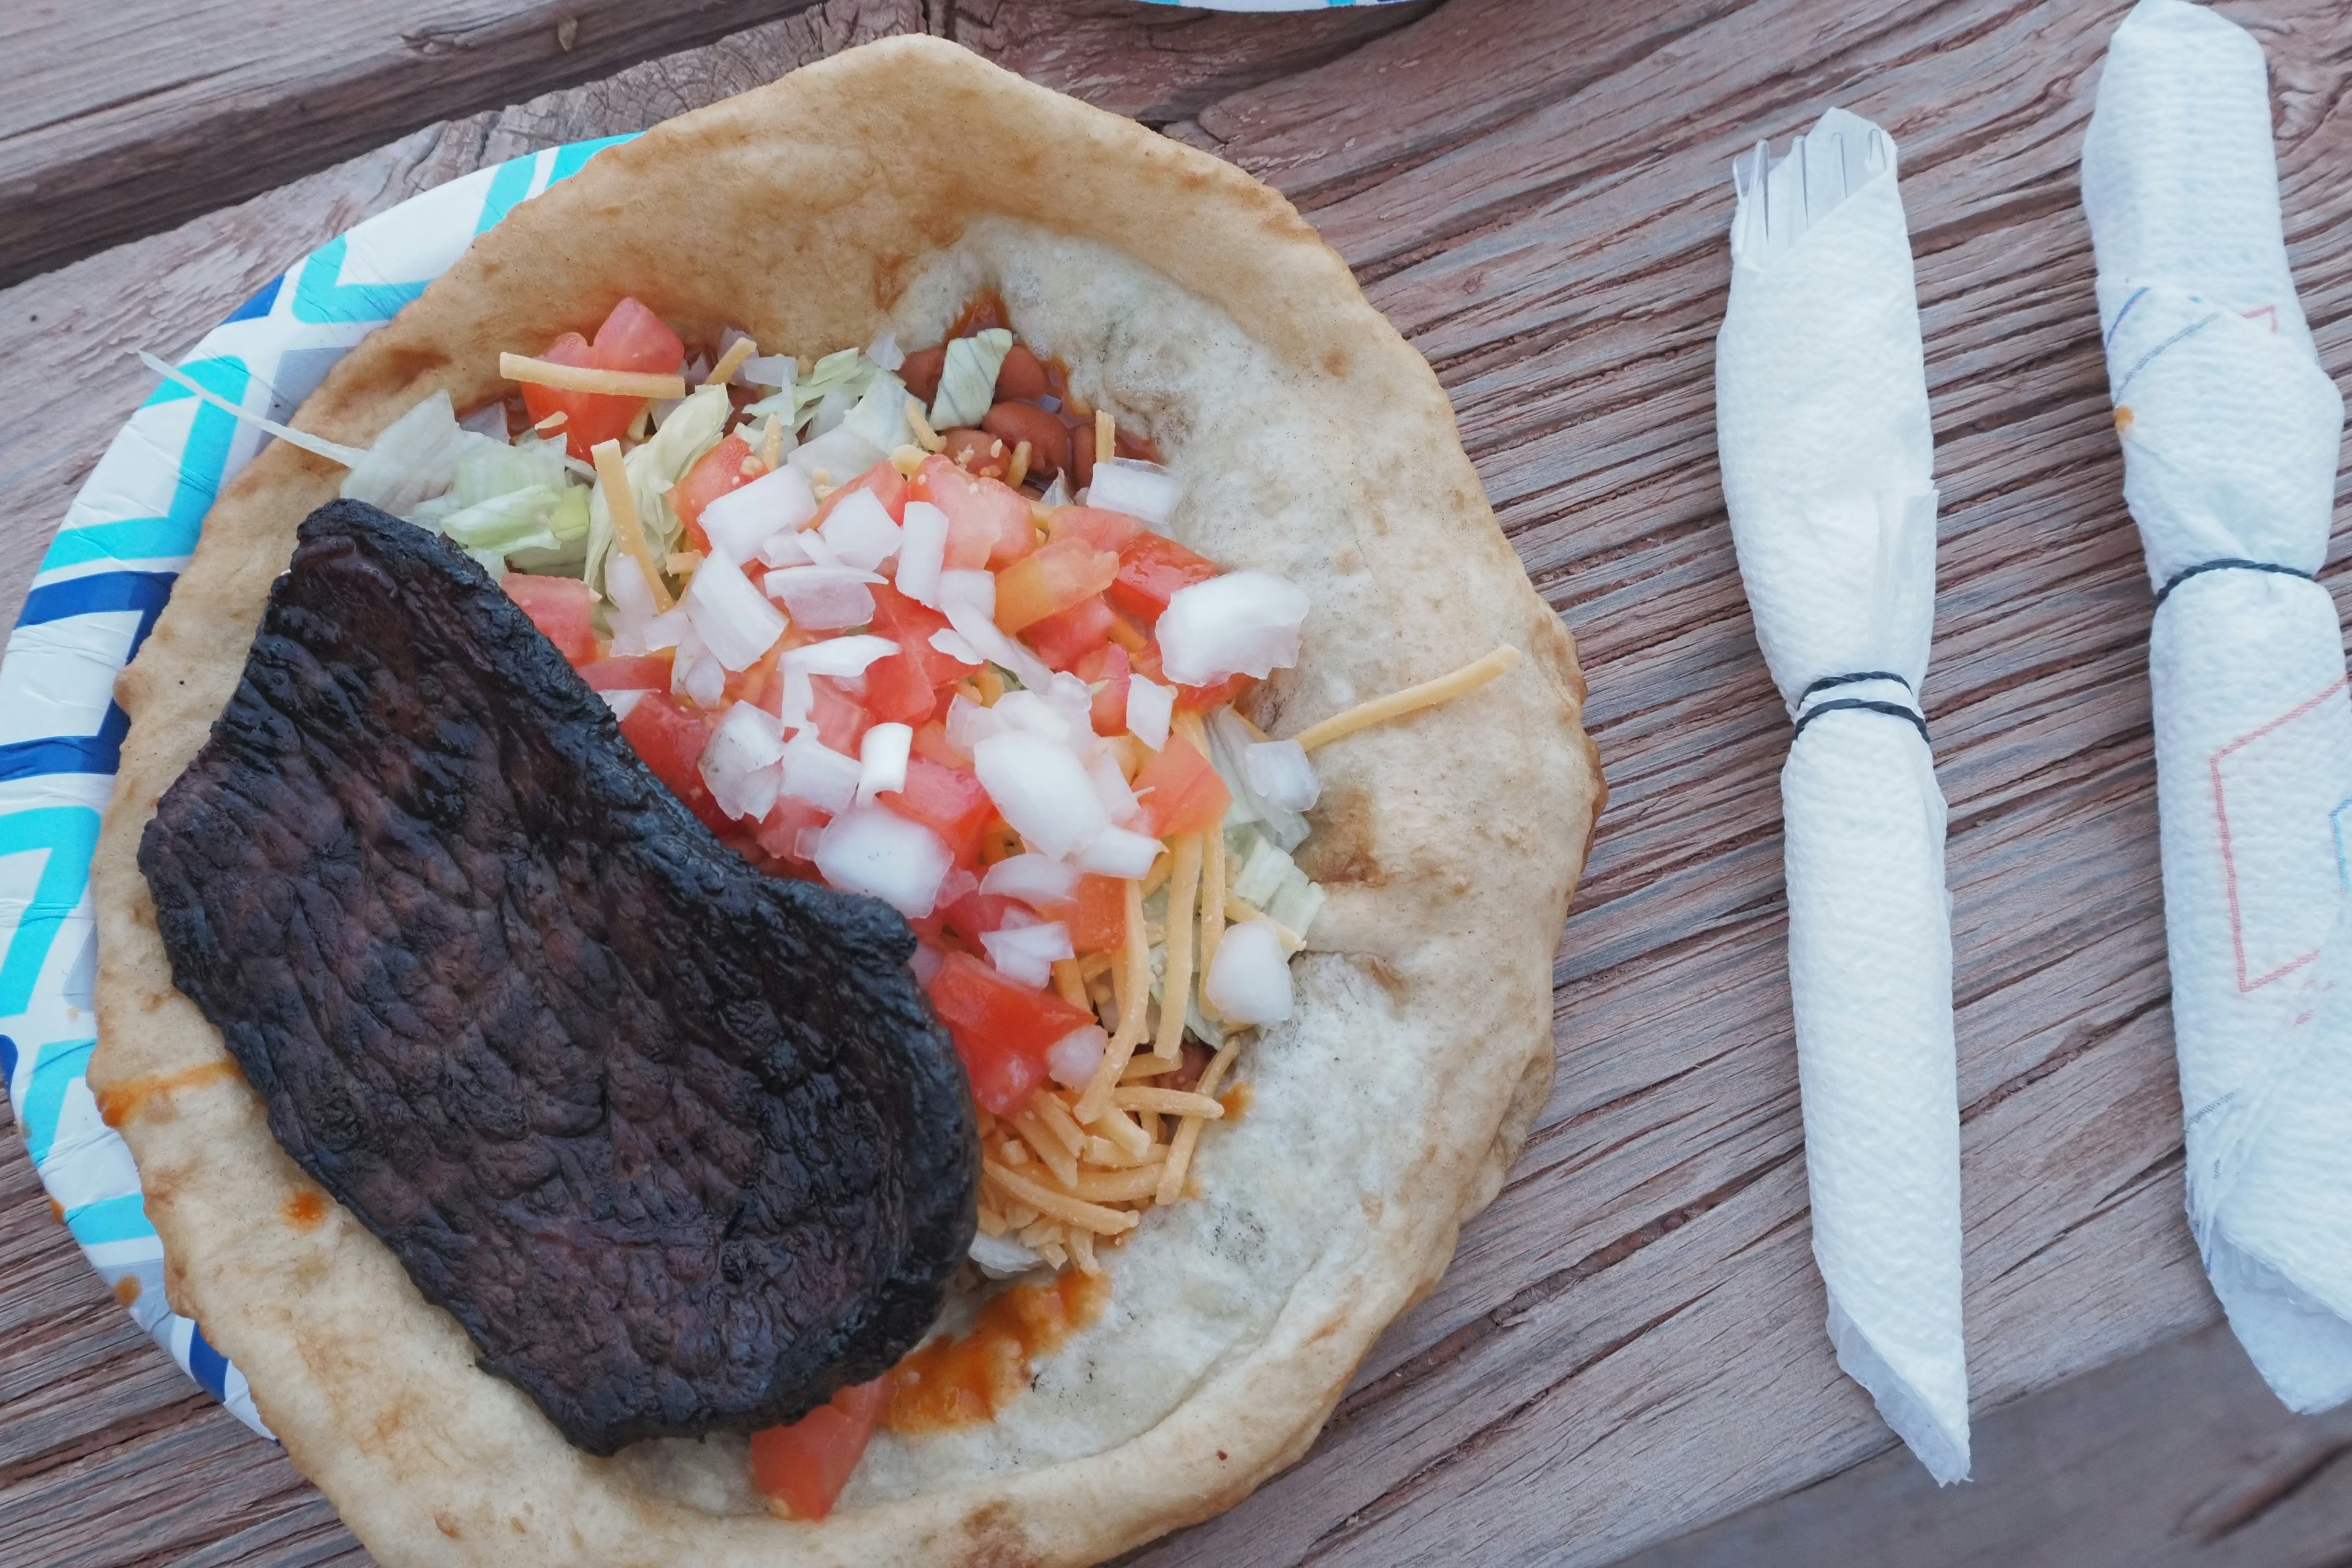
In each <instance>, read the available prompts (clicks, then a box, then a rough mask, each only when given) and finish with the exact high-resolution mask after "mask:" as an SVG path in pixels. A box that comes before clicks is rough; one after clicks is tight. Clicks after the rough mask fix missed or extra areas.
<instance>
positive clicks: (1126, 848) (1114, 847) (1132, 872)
mask: <svg viewBox="0 0 2352 1568" xmlns="http://www.w3.org/2000/svg"><path fill="white" fill-rule="evenodd" d="M1159 858H1160V840H1158V839H1157V838H1147V837H1144V836H1143V835H1142V834H1140V833H1137V832H1134V831H1132V830H1130V829H1129V828H1125V827H1106V828H1104V829H1103V830H1102V831H1101V832H1100V833H1097V834H1096V835H1095V836H1094V837H1093V839H1091V840H1090V841H1089V842H1088V843H1087V847H1086V848H1085V849H1084V850H1082V851H1080V852H1079V855H1078V868H1079V869H1080V870H1082V871H1092V872H1094V873H1095V874H1096V875H1097V876H1098V877H1123V878H1129V879H1132V878H1136V877H1140V876H1142V875H1144V874H1145V873H1146V872H1148V871H1150V869H1151V863H1152V862H1153V861H1154V860H1157V859H1159Z"/></svg>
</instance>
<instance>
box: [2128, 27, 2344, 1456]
mask: <svg viewBox="0 0 2352 1568" xmlns="http://www.w3.org/2000/svg"><path fill="white" fill-rule="evenodd" d="M2083 205H2084V208H2085V209H2086V210H2087V211H2088V213H2089V215H2090V220H2091V232H2092V237H2093V239H2094V240H2095V243H2096V247H2097V251H2098V265H2099V285H2098V287H2099V320H2100V325H2101V327H2102V329H2103V330H2104V331H2105V340H2106V349H2107V380H2108V385H2109V388H2110V390H2111V392H2112V394H2113V395H2114V398H2115V404H2116V427H2117V428H2118V429H2119V430H2120V431H2121V432H2122V439H2123V447H2124V497H2125V500H2126V501H2127V502H2128V503H2129V504H2130V507H2131V512H2132V516H2133V517H2134V518H2135V519H2136V520H2137V521H2138V523H2139V529H2140V538H2141V541H2142V542H2143V543H2144V544H2145V546H2146V547H2147V569H2148V577H2149V580H2150V582H2151V584H2153V585H2154V586H2155V588H2156V589H2157V591H2158V594H2159V595H2160V597H2159V599H2158V607H2157V612H2156V623H2155V626H2154V629H2153V631H2152V632H2151V634H2150V637H2149V641H2148V678H2149V681H2150V684H2151V686H2152V687H2153V689H2154V696H2155V708H2156V760H2157V795H2158V805H2159V809H2160V810H2161V812H2162V822H2163V850H2164V910H2165V931H2166V936H2167V938H2168V945H2169V949H2170V957H2171V968H2172V1017H2173V1032H2174V1037H2175V1039H2176V1041H2177V1044H2178V1049H2179V1059H2180V1100H2181V1106H2182V1110H2183V1115H2184V1117H2185V1120H2186V1124H2187V1132H2188V1163H2189V1224H2190V1226H2191V1227H2192V1228H2193V1229H2194V1230H2195V1232H2196V1235H2197V1240H2198V1246H2199V1248H2200V1251H2201V1252H2202V1253H2203V1255H2204V1259H2205V1268H2206V1272H2207V1274H2208V1275H2209V1276H2210V1278H2211V1279H2212V1282H2213V1289H2214V1292H2215V1294H2217V1295H2218V1296H2219V1297H2220V1298H2221V1305H2222V1307H2223V1308H2224V1310H2227V1311H2228V1313H2229V1316H2230V1324H2231V1328H2232V1329H2234V1330H2235V1331H2237V1335H2238V1339H2239V1342H2241V1343H2242V1344H2243V1345H2244V1346H2245V1348H2246V1352H2247V1353H2248V1354H2249V1355H2250V1356H2252V1359H2253V1362H2254V1364H2255V1366H2256V1367H2257V1368H2259V1369H2260V1370H2261V1372H2262V1373H2263V1377H2265V1378H2266V1379H2268V1380H2269V1382H2270V1384H2271V1387H2272V1388H2273V1389H2274V1390H2276V1391H2277V1393H2278V1395H2279V1397H2280V1398H2281V1399H2283V1400H2284V1401H2285V1402H2286V1403H2287V1404H2288V1405H2290V1406H2292V1407H2293V1408H2294V1409H2297V1410H2320V1409H2325V1408H2326V1407H2327V1406H2329V1405H2336V1404H2340V1403H2342V1402H2343V1401H2344V1400H2345V1399H2346V1398H2347V1397H2352V987H2347V986H2345V985H2344V984H2342V982H2343V981H2344V979H2345V978H2346V977H2347V976H2352V925H2347V922H2346V920H2345V905H2346V901H2347V900H2346V899H2345V882H2346V875H2347V873H2346V868H2347V864H2352V703H2347V699H2346V695H2345V667H2344V642H2343V636H2342V633H2341V631H2340V629H2339V628H2338V626H2337V623H2336V605H2335V602H2334V601H2333V599H2331V598H2330V596H2329V595H2328V593H2327V591H2326V589H2325V588H2322V587H2320V586H2319V585H2318V584H2315V583H2314V582H2312V581H2311V580H2310V575H2309V574H2311V573H2313V572H2315V571H2316V570H2317V569H2318V567H2319V564H2320V563H2321V561H2322V560H2323V559H2324V558H2325V556H2326V551H2327V533H2328V524H2329V521H2330V519H2331V517H2332V514H2333V511H2334V503H2335V490H2336V458H2337V449H2338V446H2339V444H2340V442H2341V439H2342V435H2343V426H2344V404H2343V400H2342V399H2341V398H2340V397H2339V396H2337V395H2336V387H2335V385H2334V384H2333V383H2331V382H2330V381H2329V380H2328V378H2327V376H2326V374H2325V373H2324V372H2323V371H2321V369H2320V368H2319V363H2318V361H2317V358H2316V357H2315V354H2314V353H2313V351H2312V346H2311V333H2310V331H2309V329H2308V328H2307V327H2306V326H2305V323H2304V319H2303V311H2302V309H2301V307H2300V306H2299V305H2298V304H2297V303H2296V301H2295V296H2294V279H2292V278H2291V277H2290V276H2289V274H2288V272H2287V265H2286V247H2285V245H2284V240H2283V238H2282V234H2281V226H2280V221H2279V192H2278V170H2277V165H2276V163H2274V161H2273V155H2272V151H2271V112H2270V96H2269V91H2268V83H2267V81H2266V79H2265V74H2264V70H2263V54H2262V49H2261V47H2259V46H2258V45H2256V44H2255V42H2254V41H2253V39H2252V38H2251V37H2248V36H2247V35H2246V34H2245V33H2244V32H2242V31H2241V30H2240V29H2239V28H2238V27H2236V26H2232V25H2231V23H2229V22H2227V21H2225V20H2223V19H2222V18H2221V17H2220V16H2215V15H2213V14H2212V13H2211V12H2209V11H2207V10H2205V9H2204V8H2202V7H2201V6H2198V5H2189V4H2187V3H2186V0H2142V3H2141V5H2139V6H2138V7H2137V9H2136V10H2134V11H2133V12H2132V14H2131V15H2130V16H2128V17H2126V19H2125V21H2124V23H2123V26H2121V27H2119V28H2117V29H2116V37H2115V41H2114V43H2113V44H2112V45H2111V46H2110V47H2109V48H2108V51H2107V60H2106V66H2105V70H2104V72H2103V74H2102V75H2101V78H2100V81H2099V97H2098V108H2097V110H2096V112H2095V113H2094V115H2093V116H2092V120H2091V130H2090V135H2089V138H2088V140H2087V142H2085V144H2084V149H2083Z"/></svg>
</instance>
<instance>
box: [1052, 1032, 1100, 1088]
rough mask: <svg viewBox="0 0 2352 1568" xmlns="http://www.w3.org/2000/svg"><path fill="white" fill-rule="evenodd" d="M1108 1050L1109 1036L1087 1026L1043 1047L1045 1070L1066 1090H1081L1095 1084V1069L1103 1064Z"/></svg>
mask: <svg viewBox="0 0 2352 1568" xmlns="http://www.w3.org/2000/svg"><path fill="white" fill-rule="evenodd" d="M1109 1048H1110V1037H1109V1036H1108V1035H1107V1034H1105V1033H1103V1027H1102V1026H1101V1025H1100V1024H1088V1025H1087V1026H1085V1027H1083V1028H1077V1029H1073V1030H1071V1031H1070V1032H1069V1033H1068V1034H1066V1035H1064V1036H1063V1037H1061V1038H1060V1039H1058V1040H1055V1042H1054V1043H1053V1044H1052V1045H1050V1046H1048V1047H1045V1070H1046V1071H1047V1072H1049V1073H1052V1074H1053V1075H1054V1081H1055V1083H1058V1084H1060V1085H1061V1086H1062V1087H1063V1088H1065V1089H1084V1088H1086V1086H1087V1085H1088V1084H1089V1083H1092V1082H1093V1081H1094V1077H1095V1068H1097V1067H1100V1066H1101V1065H1102V1057H1103V1052H1105V1051H1106V1050H1108V1049H1109Z"/></svg>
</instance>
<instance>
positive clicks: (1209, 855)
mask: <svg viewBox="0 0 2352 1568" xmlns="http://www.w3.org/2000/svg"><path fill="white" fill-rule="evenodd" d="M1201 841H1202V856H1201V973H1202V974H1203V975H1206V974H1207V973H1209V971H1210V970H1211V969H1212V968H1213V967H1214V966H1215V964H1216V962H1217V944H1218V943H1219V942H1223V940H1224V935H1225V836H1224V834H1223V831H1222V830H1216V829H1213V830H1212V831H1210V832H1207V833H1204V834H1202V836H1201ZM1201 1012H1202V1015H1203V1016H1206V1017H1208V1018H1209V1019H1210V1020H1211V1021H1212V1022H1213V1021H1215V1018H1216V1009H1215V1008H1214V1007H1213V1006H1211V1005H1209V997H1208V994H1207V991H1206V989H1205V988H1204V989H1203V991H1202V996H1201Z"/></svg>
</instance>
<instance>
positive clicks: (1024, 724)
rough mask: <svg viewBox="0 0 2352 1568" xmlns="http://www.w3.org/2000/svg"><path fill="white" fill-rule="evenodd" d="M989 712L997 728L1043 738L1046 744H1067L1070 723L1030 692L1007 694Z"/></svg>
mask: <svg viewBox="0 0 2352 1568" xmlns="http://www.w3.org/2000/svg"><path fill="white" fill-rule="evenodd" d="M989 711H990V712H992V713H993V714H995V715H996V722H997V724H998V725H999V727H1001V728H1003V729H1008V730H1019V731H1023V732H1024V733H1026V734H1031V735H1043V736H1044V737H1045V739H1047V740H1049V741H1060V742H1065V743H1066V742H1068V741H1069V738H1070V721H1068V720H1067V719H1066V718H1064V717H1063V716H1062V715H1061V714H1059V713H1057V712H1055V710H1054V708H1053V705H1052V704H1050V703H1048V702H1047V701H1046V700H1045V698H1043V697H1041V696H1039V695H1038V694H1037V693H1036V692H1034V691H1008V692H1006V693H1005V694H1004V695H1003V696H1002V697H1000V698H998V699H997V700H996V703H995V706H993V707H992V708H991V709H990V710H989ZM1088 732H1089V733H1091V731H1088Z"/></svg>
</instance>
